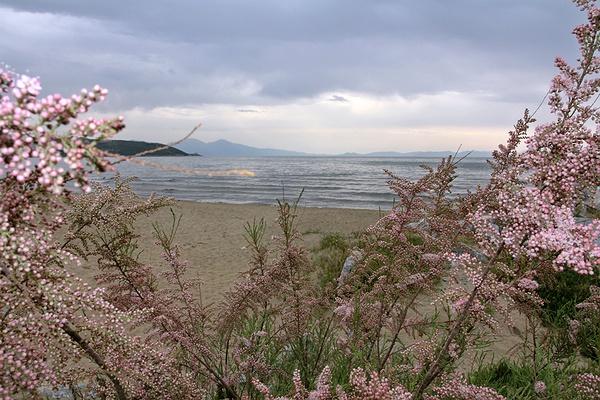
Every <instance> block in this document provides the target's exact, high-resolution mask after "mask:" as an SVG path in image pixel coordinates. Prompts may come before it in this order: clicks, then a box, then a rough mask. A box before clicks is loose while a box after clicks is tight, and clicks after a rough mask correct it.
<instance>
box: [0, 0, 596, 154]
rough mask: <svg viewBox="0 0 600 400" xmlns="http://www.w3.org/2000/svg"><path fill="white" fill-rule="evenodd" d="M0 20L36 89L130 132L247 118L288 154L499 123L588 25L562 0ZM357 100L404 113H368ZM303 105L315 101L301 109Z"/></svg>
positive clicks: (535, 94) (224, 131)
mask: <svg viewBox="0 0 600 400" xmlns="http://www.w3.org/2000/svg"><path fill="white" fill-rule="evenodd" d="M0 20H2V24H0V62H1V61H4V62H6V63H8V64H10V65H11V66H12V67H13V68H14V69H15V70H16V71H19V72H26V73H29V74H31V75H39V76H41V77H42V80H43V84H44V89H45V90H46V91H47V92H62V93H66V94H68V93H70V92H74V91H78V90H79V89H81V88H82V87H90V86H92V85H94V84H95V83H99V84H101V85H102V86H104V87H107V88H109V89H110V96H109V101H107V102H106V103H105V104H103V105H101V106H100V108H99V111H100V112H102V113H104V112H105V113H115V112H117V113H120V112H128V111H129V114H130V115H131V117H132V118H131V121H133V122H132V127H131V128H130V130H128V132H131V135H133V136H138V137H144V135H155V136H154V137H153V139H156V140H158V139H160V135H167V133H164V132H171V130H170V129H172V130H173V132H172V133H168V134H169V135H170V134H175V131H179V129H184V126H187V124H189V123H190V122H189V121H187V120H186V121H183V122H181V124H182V125H181V128H180V125H179V122H177V121H180V120H181V118H180V117H179V116H178V114H177V113H174V114H172V115H171V114H169V115H170V116H169V117H168V118H167V117H164V118H163V117H160V115H162V114H161V113H160V112H159V113H154V114H152V124H150V125H147V124H145V122H144V121H147V120H148V118H149V116H150V114H149V113H144V112H143V111H144V110H153V109H156V108H161V107H162V108H181V109H186V108H187V109H193V110H197V112H196V113H194V118H196V117H198V118H202V120H206V121H207V125H206V128H204V130H203V132H207V130H209V129H212V131H209V133H208V134H209V135H210V134H214V135H215V137H223V136H224V135H235V134H239V135H242V134H243V133H242V132H243V131H244V129H246V128H247V127H248V126H249V124H250V122H251V121H245V120H244V119H245V118H247V119H249V120H250V119H251V120H253V122H252V123H256V124H259V125H256V126H255V127H254V128H253V129H254V132H255V134H254V138H256V140H258V138H259V136H260V135H265V138H264V139H261V140H265V141H268V142H269V143H275V142H274V140H281V141H282V142H281V145H284V144H285V143H290V144H291V143H293V144H294V146H296V145H298V146H299V145H300V144H299V143H298V140H300V139H298V137H297V136H295V135H298V132H302V134H304V132H308V131H309V130H310V131H311V132H313V135H314V136H313V137H312V139H311V138H308V137H307V138H306V139H302V140H305V141H306V142H307V143H321V141H316V140H315V138H316V137H317V134H318V131H319V129H323V130H328V131H330V135H332V136H331V137H335V138H336V139H335V140H334V139H331V143H332V146H333V145H337V144H338V143H340V140H339V135H341V134H342V133H340V132H341V131H340V132H337V133H335V132H334V130H335V129H342V130H343V129H345V131H344V132H347V133H345V134H347V135H348V137H349V138H350V137H356V138H358V137H359V136H360V135H359V134H358V133H356V132H355V131H354V130H353V129H352V128H351V127H349V126H344V127H341V125H339V124H340V123H341V122H340V121H345V120H348V121H351V122H352V124H354V125H355V126H360V127H362V129H366V127H367V126H373V127H378V126H381V129H382V132H383V129H384V128H385V130H386V132H391V131H394V132H401V131H402V129H404V128H407V129H408V128H411V127H412V128H414V127H416V126H424V125H431V126H438V127H440V126H450V125H452V126H455V127H458V126H484V125H485V126H491V125H494V126H506V127H510V125H511V124H512V121H514V120H515V119H516V118H518V116H519V114H520V110H521V109H522V108H523V107H525V106H529V107H530V106H535V105H537V102H538V101H539V100H540V99H541V98H542V96H543V95H544V93H545V91H546V88H547V87H548V82H549V80H550V79H551V77H552V76H553V74H554V73H555V71H554V68H553V66H552V63H553V59H554V57H555V56H556V55H559V54H560V55H564V56H566V57H567V58H568V59H571V60H573V59H574V58H575V55H576V53H577V44H576V42H575V39H574V38H573V37H572V35H570V32H571V30H572V28H573V26H575V25H576V24H578V23H580V22H582V21H583V20H584V16H583V15H582V14H581V13H579V11H578V10H577V8H576V7H575V6H573V5H572V4H571V3H570V2H569V1H568V0H528V1H523V0H487V1H480V0H479V1H478V0H454V1H446V0H420V1H408V0H371V1H364V0H288V1H281V0H260V1H245V0H210V1H209V0H202V1H195V0H171V1H169V2H166V1H160V0H145V1H144V2H133V1H122V0H104V1H102V2H100V1H74V0H45V1H37V0H0ZM455 93H457V94H460V96H455V95H454V94H455ZM356 94H363V95H364V96H367V97H368V98H369V99H371V100H373V101H376V100H377V99H380V98H381V99H387V100H384V102H386V104H398V105H399V106H402V107H412V108H411V110H412V111H411V112H401V113H400V115H401V118H400V117H397V116H396V114H397V113H396V112H394V110H388V108H385V111H384V112H380V111H381V105H378V104H376V103H373V104H372V105H370V106H369V107H372V108H368V110H371V111H369V113H367V112H366V111H363V110H366V109H363V108H360V101H355V97H353V96H354V95H356ZM321 95H324V96H323V97H320V96H321ZM436 95H441V97H440V98H441V99H443V101H442V100H438V99H437V97H435V96H436ZM315 98H318V99H319V100H318V101H321V100H324V102H323V104H325V105H323V106H322V108H318V107H317V108H313V107H312V106H310V105H309V106H307V104H308V103H310V102H314V101H316V100H315ZM390 98H391V99H395V98H400V99H401V100H397V101H396V100H389V99H390ZM448 99H450V101H448ZM456 99H459V100H460V101H459V102H458V103H457V102H456ZM345 100H350V101H348V102H347V103H346V105H347V107H346V106H344V107H336V106H335V105H334V104H332V103H331V102H344V101H345ZM421 104H423V105H422V106H421ZM220 105H224V106H225V109H226V110H229V112H230V114H227V113H226V112H224V111H222V109H221V108H220ZM288 106H289V107H288ZM298 107H300V109H301V110H303V111H302V112H301V115H303V117H302V119H295V120H293V119H291V118H290V115H293V114H294V113H297V112H299V109H298ZM386 107H387V106H386ZM420 107H423V108H422V109H421V108H420ZM442 107H445V109H442ZM342 108H348V110H341V109H342ZM333 109H336V110H333ZM131 110H134V111H131ZM140 110H141V111H140ZM277 110H285V112H283V111H281V112H279V114H278V113H277ZM373 110H374V111H373ZM377 110H379V111H377ZM205 111H206V112H205ZM258 111H260V114H257V113H256V112H258ZM263 111H264V112H263ZM308 111H310V113H311V114H304V113H305V112H306V113H308ZM321 112H322V113H321ZM337 112H340V113H342V112H355V113H356V114H355V115H354V114H352V115H349V114H339V115H338V114H335V113H337ZM314 113H321V114H319V116H318V118H317V117H311V115H313V114H314ZM245 114H246V115H245ZM157 115H158V116H157ZM236 115H237V117H239V118H241V119H242V120H239V119H235V118H233V119H232V118H231V116H236ZM354 117H356V118H354ZM161 118H162V119H161ZM271 118H273V120H271ZM288 120H289V121H292V120H293V122H289V123H290V124H294V125H293V126H290V127H289V129H288V126H287V125H286V121H288ZM211 121H212V123H213V125H211ZM274 121H277V122H274ZM316 121H318V124H319V125H318V127H315V126H314V124H317V122H316ZM174 124H177V125H176V126H177V129H175V128H169V127H170V126H174ZM260 124H262V125H260ZM303 124H313V125H311V126H304V125H303ZM336 124H337V125H336ZM334 125H335V126H334ZM136 126H137V127H136ZM152 127H155V128H154V129H155V131H154V133H152V132H150V133H148V132H149V131H150V129H151V128H152ZM308 128H310V129H308ZM269 129H271V131H272V132H270V133H267V131H268V130H269ZM286 129H288V131H289V132H290V133H289V134H288V136H285V135H282V134H280V132H285V131H286ZM295 129H297V131H296V130H295ZM184 130H185V129H184ZM455 130H456V131H458V130H459V129H458V128H456V129H455ZM160 132H163V133H160ZM211 132H212V133H211ZM236 132H237V133H236ZM372 134H373V132H371V133H370V135H372ZM336 135H337V136H336ZM382 135H383V133H382ZM389 135H391V133H389ZM229 137H230V138H231V139H236V137H233V136H229ZM388 138H392V136H389V137H388ZM292 140H295V142H292ZM356 140H357V142H356V143H359V141H358V139H356ZM382 140H383V139H382ZM386 140H387V139H386ZM389 140H392V139H389ZM491 140H496V138H494V139H490V141H491ZM286 141H287V142H286ZM345 142H347V143H348V145H349V146H350V144H351V142H350V141H349V140H348V141H345ZM428 143H429V142H428ZM482 143H483V142H482ZM357 146H358V145H357ZM415 146H416V145H415ZM415 148H416V147H415ZM313 150H314V149H313ZM345 150H349V151H351V150H353V149H351V148H348V149H345ZM354 150H358V151H360V150H361V149H360V148H357V149H354Z"/></svg>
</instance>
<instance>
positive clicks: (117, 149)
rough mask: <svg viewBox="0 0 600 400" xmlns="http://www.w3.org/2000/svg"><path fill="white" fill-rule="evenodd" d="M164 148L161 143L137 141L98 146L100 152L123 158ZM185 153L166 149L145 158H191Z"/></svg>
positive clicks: (100, 144)
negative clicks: (107, 152)
mask: <svg viewBox="0 0 600 400" xmlns="http://www.w3.org/2000/svg"><path fill="white" fill-rule="evenodd" d="M161 146H164V144H161V143H148V142H140V141H136V140H105V141H102V142H100V143H98V144H97V145H96V147H98V148H99V149H100V150H104V151H109V152H111V153H115V154H118V155H121V156H133V155H136V154H139V153H142V152H144V151H149V150H152V149H156V148H157V147H161ZM190 155H192V154H188V153H186V152H184V151H181V150H179V149H176V148H174V147H168V148H166V149H161V150H158V151H156V152H154V153H150V154H146V155H145V156H147V157H150V156H153V157H164V156H171V157H172V156H190Z"/></svg>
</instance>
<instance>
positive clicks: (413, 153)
mask: <svg viewBox="0 0 600 400" xmlns="http://www.w3.org/2000/svg"><path fill="white" fill-rule="evenodd" d="M454 154H456V152H455V151H410V152H406V153H401V152H398V151H376V152H372V153H344V154H341V156H342V157H423V158H435V157H448V156H451V155H452V156H453V155H454ZM467 154H468V155H469V157H482V158H487V157H490V156H491V155H492V153H491V152H490V151H482V150H473V151H459V152H458V154H457V156H458V157H464V156H466V155H467Z"/></svg>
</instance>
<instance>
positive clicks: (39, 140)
mask: <svg viewBox="0 0 600 400" xmlns="http://www.w3.org/2000/svg"><path fill="white" fill-rule="evenodd" d="M0 75H1V78H0V94H1V95H2V97H1V99H0V176H6V177H11V178H13V179H14V180H16V181H17V182H18V183H25V182H30V181H32V182H35V183H36V184H38V185H40V187H42V188H45V189H47V190H50V191H53V192H56V193H58V192H60V191H62V190H63V187H64V183H65V182H66V181H68V180H75V183H76V184H77V185H83V186H84V189H87V178H86V174H85V168H86V163H85V161H86V160H87V161H89V162H90V163H91V164H94V165H96V166H97V167H99V168H101V169H105V168H107V167H108V163H107V162H106V161H104V160H103V159H102V158H101V157H100V153H99V151H98V150H96V149H95V148H94V147H93V142H94V141H97V140H100V139H103V138H106V137H110V136H112V135H114V134H115V133H117V132H118V131H120V130H121V129H123V127H124V124H123V118H122V117H119V118H115V119H112V120H102V119H100V120H98V119H94V118H88V119H83V120H77V117H78V115H79V114H82V113H85V112H87V111H88V110H89V109H90V107H91V106H92V105H93V104H94V103H96V102H99V101H102V100H104V98H105V96H106V95H107V93H108V91H107V90H106V89H103V88H101V87H100V86H98V85H96V86H94V89H93V90H91V91H87V90H85V89H84V90H82V91H81V94H77V95H73V96H71V97H70V98H64V97H63V96H61V95H59V94H53V95H49V96H47V97H44V98H40V94H41V85H40V81H39V79H38V78H32V77H29V76H26V75H15V74H12V73H10V72H7V71H3V70H0ZM62 128H65V129H66V131H65V132H61V129H62Z"/></svg>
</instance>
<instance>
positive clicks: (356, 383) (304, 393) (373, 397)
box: [253, 367, 412, 400]
mask: <svg viewBox="0 0 600 400" xmlns="http://www.w3.org/2000/svg"><path fill="white" fill-rule="evenodd" d="M293 381H294V394H293V397H274V396H273V395H272V394H271V391H270V390H269V388H268V387H267V386H266V385H264V384H263V383H261V382H260V381H258V380H254V381H253V384H254V386H255V387H256V388H257V390H258V391H259V392H260V393H261V394H262V395H263V396H264V397H265V400H291V399H294V400H411V399H412V395H411V394H410V392H408V391H407V390H406V389H405V388H404V387H403V386H392V385H391V384H390V382H389V381H388V380H387V379H386V378H382V377H380V376H379V374H378V373H377V372H371V374H370V375H369V376H367V374H366V373H365V371H364V370H363V369H362V368H356V369H353V370H352V371H351V373H350V390H349V392H346V391H345V390H343V389H342V388H341V387H337V388H336V390H335V392H334V391H333V390H331V383H330V381H331V370H330V368H329V367H325V368H324V369H323V371H322V372H321V374H320V375H319V377H318V379H317V381H316V382H315V386H316V388H315V390H313V391H309V390H307V389H306V388H305V387H304V385H303V384H302V380H301V378H300V372H299V371H298V370H296V371H295V372H294V378H293Z"/></svg>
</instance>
